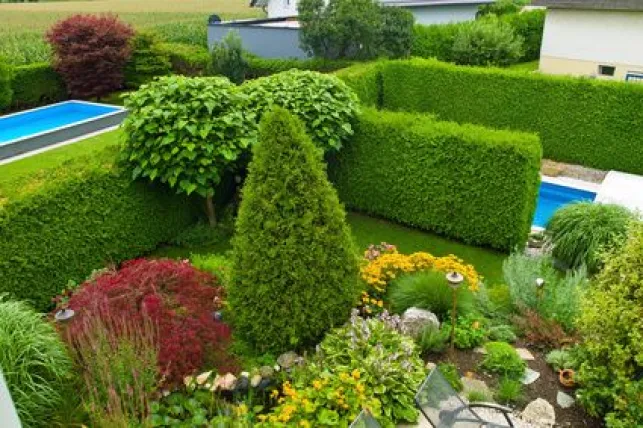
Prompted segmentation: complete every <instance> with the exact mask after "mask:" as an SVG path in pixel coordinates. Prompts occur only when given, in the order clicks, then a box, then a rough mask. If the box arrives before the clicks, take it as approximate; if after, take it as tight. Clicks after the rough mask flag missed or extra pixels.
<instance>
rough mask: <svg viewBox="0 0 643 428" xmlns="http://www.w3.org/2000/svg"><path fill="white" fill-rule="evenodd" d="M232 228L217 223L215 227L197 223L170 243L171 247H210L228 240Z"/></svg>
mask: <svg viewBox="0 0 643 428" xmlns="http://www.w3.org/2000/svg"><path fill="white" fill-rule="evenodd" d="M231 236H232V228H231V227H230V226H229V225H227V224H221V223H217V225H216V226H215V227H212V226H210V225H209V224H206V223H203V222H198V223H195V224H193V225H192V226H190V227H188V228H187V229H185V230H184V231H182V232H181V233H179V234H178V235H177V236H176V237H175V238H174V239H172V241H171V242H170V243H171V244H172V245H176V246H177V247H182V248H192V247H210V246H213V245H217V244H220V243H222V242H225V241H227V240H229V239H230V237H231Z"/></svg>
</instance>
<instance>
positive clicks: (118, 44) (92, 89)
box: [47, 15, 134, 98]
mask: <svg viewBox="0 0 643 428" xmlns="http://www.w3.org/2000/svg"><path fill="white" fill-rule="evenodd" d="M133 35H134V30H133V29H132V27H130V26H129V25H128V24H126V23H124V22H122V21H120V20H119V19H118V18H117V17H116V16H115V15H74V16H70V17H69V18H66V19H63V20H62V21H59V22H57V23H56V24H54V26H53V27H52V28H51V29H50V30H49V32H48V33H47V40H48V41H49V43H51V46H52V48H53V50H54V58H55V60H54V67H55V69H56V71H57V72H58V73H60V74H61V75H62V77H63V79H64V80H65V84H66V86H67V90H68V91H69V93H70V95H71V96H73V97H80V98H88V97H101V96H103V95H106V94H109V93H110V92H113V91H115V90H118V89H120V88H122V87H123V79H124V77H123V69H124V67H125V63H126V62H127V60H128V59H129V56H130V53H131V52H130V45H129V40H130V38H131V37H132V36H133Z"/></svg>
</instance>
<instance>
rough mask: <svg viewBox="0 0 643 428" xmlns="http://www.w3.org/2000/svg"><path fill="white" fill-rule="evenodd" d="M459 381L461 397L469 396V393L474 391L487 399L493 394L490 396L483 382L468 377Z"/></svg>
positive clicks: (489, 391)
mask: <svg viewBox="0 0 643 428" xmlns="http://www.w3.org/2000/svg"><path fill="white" fill-rule="evenodd" d="M460 381H462V393H461V395H463V396H465V397H466V396H467V395H469V393H470V392H473V391H476V392H480V393H482V394H484V395H485V396H487V397H491V396H492V395H493V394H491V390H490V389H489V387H488V386H487V384H486V383H485V381H483V380H478V379H472V378H469V377H465V376H463V377H461V378H460Z"/></svg>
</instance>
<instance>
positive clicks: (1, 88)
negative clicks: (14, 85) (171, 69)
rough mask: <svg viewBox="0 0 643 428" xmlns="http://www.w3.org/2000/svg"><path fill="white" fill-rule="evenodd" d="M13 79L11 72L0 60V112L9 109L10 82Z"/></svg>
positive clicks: (11, 92)
mask: <svg viewBox="0 0 643 428" xmlns="http://www.w3.org/2000/svg"><path fill="white" fill-rule="evenodd" d="M12 79H13V71H12V70H11V68H10V67H9V66H8V65H7V64H5V63H4V62H3V60H2V58H0V111H1V110H3V109H5V108H7V107H9V105H10V104H11V99H12V95H13V91H12V89H11V81H12Z"/></svg>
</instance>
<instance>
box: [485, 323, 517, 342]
mask: <svg viewBox="0 0 643 428" xmlns="http://www.w3.org/2000/svg"><path fill="white" fill-rule="evenodd" d="M489 340H493V341H496V342H515V341H516V333H515V332H514V329H513V327H511V326H510V325H507V324H501V325H495V326H493V327H489Z"/></svg>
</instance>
